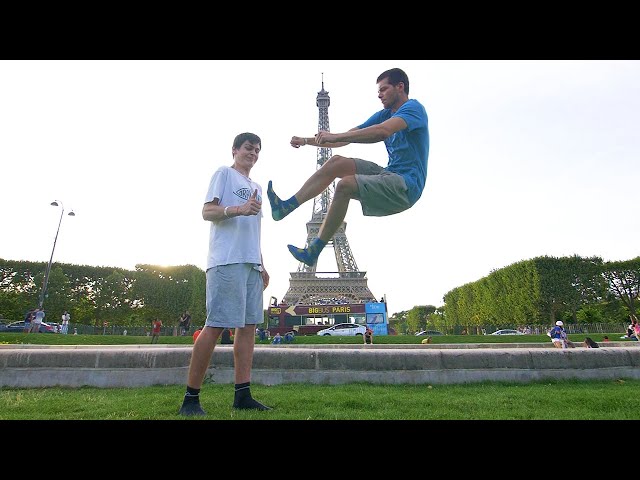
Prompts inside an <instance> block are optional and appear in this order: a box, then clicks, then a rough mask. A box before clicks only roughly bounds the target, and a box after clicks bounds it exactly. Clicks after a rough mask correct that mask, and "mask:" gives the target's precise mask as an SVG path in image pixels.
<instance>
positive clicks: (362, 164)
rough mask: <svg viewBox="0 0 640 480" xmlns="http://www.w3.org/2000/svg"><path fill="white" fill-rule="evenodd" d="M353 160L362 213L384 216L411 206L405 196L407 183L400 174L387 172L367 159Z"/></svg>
mask: <svg viewBox="0 0 640 480" xmlns="http://www.w3.org/2000/svg"><path fill="white" fill-rule="evenodd" d="M353 160H354V161H355V163H356V175H355V177H356V183H357V184H358V195H359V196H360V204H361V206H362V214H363V215H366V216H369V217H384V216H386V215H393V214H394V213H400V212H403V211H405V210H407V209H408V208H409V207H411V204H410V203H409V199H408V197H407V184H406V183H405V181H404V178H402V176H401V175H398V174H397V173H392V172H388V171H387V170H385V169H384V168H382V167H381V166H380V165H378V164H376V163H373V162H370V161H368V160H362V159H360V158H354V159H353Z"/></svg>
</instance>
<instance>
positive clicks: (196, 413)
mask: <svg viewBox="0 0 640 480" xmlns="http://www.w3.org/2000/svg"><path fill="white" fill-rule="evenodd" d="M206 414H207V412H205V411H204V410H203V409H202V407H201V406H200V404H199V403H183V404H182V407H180V410H179V411H178V415H182V416H185V417H203V416H205V415H206Z"/></svg>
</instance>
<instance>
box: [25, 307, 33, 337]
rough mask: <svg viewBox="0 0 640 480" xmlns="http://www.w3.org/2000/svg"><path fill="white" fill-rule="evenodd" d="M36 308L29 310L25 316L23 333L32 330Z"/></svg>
mask: <svg viewBox="0 0 640 480" xmlns="http://www.w3.org/2000/svg"><path fill="white" fill-rule="evenodd" d="M34 312H35V309H33V310H29V311H28V312H27V313H26V314H25V316H24V327H23V329H22V332H23V333H29V332H30V331H31V322H32V321H33V317H34V315H35V313H34Z"/></svg>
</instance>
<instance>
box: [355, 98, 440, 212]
mask: <svg viewBox="0 0 640 480" xmlns="http://www.w3.org/2000/svg"><path fill="white" fill-rule="evenodd" d="M391 117H400V118H402V119H403V120H404V121H405V122H406V124H407V128H405V129H404V130H400V131H399V132H396V133H394V134H393V135H391V136H390V137H389V138H387V139H385V141H384V144H385V146H386V147H387V153H388V154H389V163H388V164H387V166H386V167H385V170H388V171H389V172H393V173H397V174H398V175H402V177H403V178H404V181H405V183H406V184H407V189H408V191H407V196H408V198H409V202H410V203H411V205H413V204H414V203H416V202H417V201H418V199H419V198H420V196H421V195H422V191H423V190H424V184H425V182H426V180H427V161H428V159H429V119H428V117H427V111H426V110H425V108H424V106H423V105H422V104H421V103H420V102H418V101H417V100H414V99H409V100H407V101H406V102H404V103H403V104H402V106H401V107H400V108H399V109H398V111H397V112H396V113H393V112H392V111H391V110H390V109H388V108H386V109H384V110H380V111H379V112H377V113H374V114H373V115H371V117H370V118H369V119H368V120H367V121H366V122H364V123H363V124H362V125H359V126H358V128H360V129H362V128H366V127H370V126H371V125H378V124H380V123H382V122H384V121H385V120H388V119H390V118H391Z"/></svg>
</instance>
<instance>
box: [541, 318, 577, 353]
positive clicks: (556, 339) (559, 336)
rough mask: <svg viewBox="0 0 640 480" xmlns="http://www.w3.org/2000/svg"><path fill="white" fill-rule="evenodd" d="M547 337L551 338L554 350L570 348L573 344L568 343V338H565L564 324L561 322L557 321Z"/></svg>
mask: <svg viewBox="0 0 640 480" xmlns="http://www.w3.org/2000/svg"><path fill="white" fill-rule="evenodd" d="M547 335H549V336H550V337H551V341H552V342H553V346H554V347H556V348H572V347H573V343H571V342H570V341H569V337H567V332H566V331H565V329H564V324H563V323H562V320H558V321H557V322H556V326H555V327H553V328H552V329H551V330H549V332H547Z"/></svg>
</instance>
